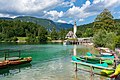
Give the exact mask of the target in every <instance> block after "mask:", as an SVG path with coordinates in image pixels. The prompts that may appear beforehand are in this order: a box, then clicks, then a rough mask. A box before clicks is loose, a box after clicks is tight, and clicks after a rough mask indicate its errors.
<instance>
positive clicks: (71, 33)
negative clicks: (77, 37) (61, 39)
mask: <svg viewBox="0 0 120 80" xmlns="http://www.w3.org/2000/svg"><path fill="white" fill-rule="evenodd" d="M73 35H74V33H73V32H72V31H69V32H68V33H67V35H66V36H67V37H69V36H73Z"/></svg>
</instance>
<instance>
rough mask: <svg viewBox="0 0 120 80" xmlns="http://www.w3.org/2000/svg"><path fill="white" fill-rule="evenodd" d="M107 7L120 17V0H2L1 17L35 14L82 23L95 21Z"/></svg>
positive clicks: (59, 20) (40, 16)
mask: <svg viewBox="0 0 120 80" xmlns="http://www.w3.org/2000/svg"><path fill="white" fill-rule="evenodd" d="M105 8H107V9H109V10H110V11H111V14H112V15H113V16H114V18H115V19H119V18H120V0H0V17H10V18H15V17H17V16H33V17H37V18H45V19H50V20H53V21H55V22H62V23H69V24H74V21H76V23H77V25H82V24H87V23H91V22H93V21H94V19H95V18H96V16H97V15H98V14H100V13H101V12H102V11H103V9H105Z"/></svg>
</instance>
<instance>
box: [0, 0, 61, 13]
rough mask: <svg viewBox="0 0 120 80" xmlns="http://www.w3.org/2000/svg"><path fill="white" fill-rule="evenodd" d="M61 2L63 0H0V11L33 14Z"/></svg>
mask: <svg viewBox="0 0 120 80" xmlns="http://www.w3.org/2000/svg"><path fill="white" fill-rule="evenodd" d="M62 2H63V0H31V1H30V0H10V1H8V0H0V13H9V14H34V13H39V12H40V11H41V12H42V11H44V10H49V9H52V8H55V7H56V6H58V4H60V3H62ZM3 6H4V7H3Z"/></svg>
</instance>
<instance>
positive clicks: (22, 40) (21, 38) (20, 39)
mask: <svg viewBox="0 0 120 80" xmlns="http://www.w3.org/2000/svg"><path fill="white" fill-rule="evenodd" d="M17 38H18V40H19V42H25V41H26V39H27V38H28V37H17Z"/></svg>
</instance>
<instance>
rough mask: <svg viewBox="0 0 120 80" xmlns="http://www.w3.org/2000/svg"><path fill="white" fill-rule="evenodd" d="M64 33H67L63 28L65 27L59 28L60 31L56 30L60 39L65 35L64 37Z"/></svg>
mask: <svg viewBox="0 0 120 80" xmlns="http://www.w3.org/2000/svg"><path fill="white" fill-rule="evenodd" d="M66 34H67V30H65V29H60V31H59V32H58V35H59V39H60V40H64V39H65V37H66Z"/></svg>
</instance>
